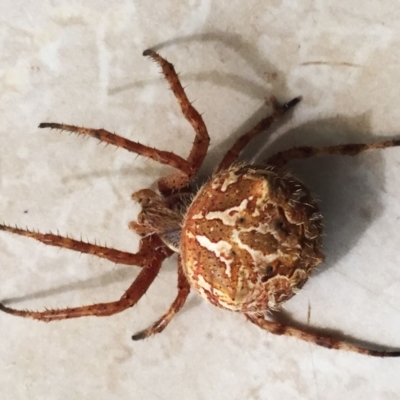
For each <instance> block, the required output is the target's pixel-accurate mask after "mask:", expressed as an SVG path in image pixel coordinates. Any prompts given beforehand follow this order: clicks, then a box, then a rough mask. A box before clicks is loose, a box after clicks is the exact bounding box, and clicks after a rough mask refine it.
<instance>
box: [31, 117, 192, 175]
mask: <svg viewBox="0 0 400 400" xmlns="http://www.w3.org/2000/svg"><path fill="white" fill-rule="evenodd" d="M39 128H50V129H60V130H62V131H67V132H73V133H76V134H77V135H88V136H92V137H94V138H96V139H98V140H100V141H101V142H105V143H108V144H112V145H113V146H116V147H122V148H124V149H126V150H128V151H130V152H132V153H136V154H139V155H141V156H144V157H148V158H151V159H152V160H154V161H158V162H159V163H161V164H166V165H170V166H171V167H174V168H176V169H179V170H180V171H182V172H183V173H184V174H186V175H191V174H192V170H193V168H192V165H191V164H190V162H188V161H186V160H184V159H183V158H182V157H180V156H178V155H176V154H174V153H172V152H170V151H163V150H157V149H154V148H153V147H149V146H144V145H143V144H140V143H138V142H133V141H132V140H129V139H126V138H124V137H122V136H119V135H116V134H115V133H111V132H108V131H106V130H105V129H92V128H83V127H79V126H74V125H66V124H58V123H54V122H42V123H41V124H39Z"/></svg>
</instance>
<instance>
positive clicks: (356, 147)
mask: <svg viewBox="0 0 400 400" xmlns="http://www.w3.org/2000/svg"><path fill="white" fill-rule="evenodd" d="M396 146H400V139H392V140H386V141H383V142H375V143H370V144H363V143H350V144H339V145H334V146H324V147H310V146H302V147H295V148H293V149H288V150H283V151H280V152H279V153H276V154H274V155H273V156H272V157H270V158H268V159H267V160H266V161H265V162H264V164H267V165H272V166H275V167H278V168H281V167H284V166H285V165H286V164H287V163H288V162H289V161H291V160H295V159H304V158H310V157H314V156H328V155H343V156H355V155H357V154H359V153H361V152H363V151H366V150H375V149H387V148H389V147H396Z"/></svg>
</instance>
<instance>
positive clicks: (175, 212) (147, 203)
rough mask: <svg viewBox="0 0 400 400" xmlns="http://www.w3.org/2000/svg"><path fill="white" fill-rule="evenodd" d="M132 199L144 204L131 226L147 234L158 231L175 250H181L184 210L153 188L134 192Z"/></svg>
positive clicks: (136, 230) (163, 239)
mask: <svg viewBox="0 0 400 400" xmlns="http://www.w3.org/2000/svg"><path fill="white" fill-rule="evenodd" d="M132 200H134V201H136V202H137V203H139V204H140V205H141V206H142V210H141V211H140V213H139V215H138V218H137V221H132V222H131V223H130V224H129V226H130V228H131V229H133V230H134V231H135V232H136V233H138V234H139V235H142V236H147V235H150V234H152V233H156V234H158V235H159V236H160V238H161V239H162V241H163V242H164V243H165V244H166V245H167V246H168V247H169V248H170V249H171V250H173V251H175V252H179V242H180V232H181V223H182V219H183V216H182V211H181V210H180V209H174V208H172V207H171V206H170V205H169V204H168V203H167V202H166V200H165V199H164V198H163V197H162V196H161V195H159V194H158V193H156V192H154V191H153V190H151V189H142V190H139V191H137V192H135V193H133V194H132Z"/></svg>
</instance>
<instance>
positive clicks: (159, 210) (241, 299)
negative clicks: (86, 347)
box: [0, 50, 400, 357]
mask: <svg viewBox="0 0 400 400" xmlns="http://www.w3.org/2000/svg"><path fill="white" fill-rule="evenodd" d="M143 55H144V56H148V57H150V58H151V59H152V60H153V61H155V62H156V63H157V64H158V65H159V66H160V67H161V69H162V72H163V74H164V76H165V78H166V80H167V82H168V83H169V86H170V88H171V89H172V92H173V94H174V95H175V97H176V99H177V101H178V103H179V105H180V108H181V110H182V113H183V115H184V117H185V118H186V119H187V120H188V121H189V123H190V124H191V125H192V127H193V129H194V131H195V140H194V142H193V146H192V149H191V151H190V153H189V155H188V157H187V158H186V159H185V158H182V157H180V156H179V155H176V154H174V153H173V152H169V151H162V150H157V149H154V148H151V147H148V146H144V145H142V144H140V143H137V142H134V141H131V140H129V139H126V138H123V137H121V136H119V135H116V134H113V133H110V132H108V131H106V130H104V129H89V128H82V127H76V126H72V125H65V124H58V123H41V124H40V125H39V128H52V129H60V130H62V131H68V132H74V133H76V134H78V135H88V136H92V137H94V138H96V139H98V140H99V141H101V142H105V143H108V144H112V145H114V146H117V147H122V148H124V149H126V150H128V151H130V152H133V153H136V154H139V155H142V156H145V157H148V158H151V159H153V160H155V161H157V162H159V163H161V164H165V165H169V166H171V167H173V168H175V169H176V170H177V171H176V172H174V173H172V174H170V175H166V176H164V177H162V178H160V179H159V180H158V190H159V192H158V193H157V192H155V191H153V190H150V189H143V190H139V191H138V192H135V193H133V195H132V199H133V200H135V201H137V202H138V203H139V204H140V205H141V207H142V210H141V212H140V213H139V215H138V219H137V221H133V222H131V223H130V224H129V226H130V228H131V229H132V230H133V231H135V232H136V233H137V234H139V235H141V236H142V239H141V242H140V247H139V251H138V252H137V253H128V252H124V251H120V250H116V249H113V248H109V247H102V246H99V245H96V244H91V243H87V242H83V241H80V240H74V239H70V238H66V237H62V236H59V235H54V234H52V233H47V234H43V233H40V232H36V231H30V230H26V229H20V228H18V227H12V226H9V225H5V224H2V225H0V230H2V231H6V232H10V233H14V234H17V235H21V236H26V237H30V238H33V239H36V240H37V241H40V242H42V243H44V244H47V245H51V246H57V247H62V248H66V249H70V250H74V251H78V252H81V253H86V254H92V255H95V256H97V257H100V258H105V259H107V260H109V261H112V262H115V263H120V264H126V265H136V266H139V267H142V270H141V271H140V273H139V274H138V276H137V278H136V279H135V281H134V282H133V283H132V285H131V286H130V287H129V288H128V289H127V290H126V291H125V293H124V294H123V295H122V297H121V298H120V299H119V300H117V301H113V302H109V303H99V304H93V305H89V306H81V307H74V308H65V309H59V310H46V311H39V312H36V311H27V310H16V309H13V308H10V307H8V306H6V305H4V304H0V310H1V311H4V312H6V313H8V314H12V315H17V316H21V317H29V318H33V319H37V320H40V321H47V322H49V321H55V320H61V319H67V318H78V317H83V316H91V315H93V316H109V315H113V314H116V313H119V312H121V311H124V310H126V309H127V308H130V307H132V306H134V305H135V304H136V303H137V302H138V301H139V299H140V298H141V297H142V296H143V295H144V294H145V293H146V291H147V289H148V288H149V287H150V285H151V284H152V282H153V281H154V279H155V278H156V276H157V274H158V273H159V271H160V268H161V265H162V263H163V261H164V260H165V259H166V258H167V257H170V256H171V255H172V254H174V253H178V294H177V296H176V298H175V300H174V301H173V303H172V305H171V306H170V308H169V309H168V310H167V312H166V313H165V314H164V315H162V316H161V318H160V319H159V320H157V321H156V322H155V323H154V324H153V325H152V326H150V327H149V328H147V329H145V330H143V331H141V332H139V333H137V334H136V335H134V336H133V337H132V338H133V339H134V340H138V339H143V338H146V337H148V336H150V335H153V334H155V333H159V332H161V331H162V330H164V328H165V327H166V326H167V325H168V324H169V322H170V321H171V319H172V318H173V317H174V315H175V314H176V313H177V312H178V311H179V310H180V309H181V308H182V307H183V305H184V303H185V301H186V299H187V297H188V295H189V292H190V288H194V289H195V290H196V291H197V292H198V293H199V294H200V295H201V296H202V297H204V298H205V299H207V300H208V301H210V302H211V303H212V304H214V305H216V306H218V307H221V308H224V309H227V310H232V311H237V312H241V313H243V314H244V315H245V316H246V318H247V319H248V320H249V321H251V322H252V323H254V324H256V325H257V326H259V327H260V328H262V329H264V330H266V331H269V332H271V333H274V334H278V335H289V336H293V337H297V338H300V339H303V340H305V341H308V342H311V343H315V344H317V345H320V346H324V347H327V348H333V349H341V350H348V351H353V352H357V353H361V354H366V355H371V356H380V357H397V356H400V351H378V350H372V349H367V348H363V347H360V346H356V345H354V344H350V343H346V342H345V341H341V340H336V339H334V338H332V337H329V336H324V335H319V334H315V333H308V332H306V331H304V330H301V329H297V328H294V327H290V326H287V325H284V324H281V323H278V322H276V321H271V320H268V319H266V318H265V314H266V312H268V311H271V310H278V309H279V306H280V305H281V304H282V303H284V302H285V301H287V300H288V299H290V298H291V297H292V296H293V295H294V294H295V293H296V292H297V291H298V290H300V289H301V288H302V286H303V285H304V284H305V282H306V281H307V280H308V278H309V276H310V274H311V272H312V271H313V270H314V268H315V266H316V265H318V264H319V263H321V262H322V261H323V259H324V256H323V253H322V216H321V214H320V212H319V209H318V205H317V203H316V201H315V200H314V198H313V197H312V195H311V193H310V192H309V190H308V189H307V187H305V185H304V184H303V183H301V182H300V181H299V180H298V179H297V178H295V177H294V176H293V175H291V174H290V173H288V172H287V171H286V170H285V169H284V167H285V166H286V164H287V163H288V162H289V161H291V160H293V159H306V158H310V157H314V156H323V155H332V154H337V155H348V156H355V155H357V154H359V153H361V152H363V151H365V150H371V149H384V148H388V147H394V146H400V140H398V139H396V140H389V141H385V142H377V143H372V144H343V145H337V146H326V147H309V146H303V147H297V148H292V149H289V150H284V151H280V152H278V153H277V154H275V155H273V156H272V157H270V158H269V159H267V160H266V161H265V162H262V163H260V164H259V165H251V164H243V163H238V162H237V159H238V157H239V154H240V153H241V151H242V150H243V149H244V147H245V146H246V145H247V144H248V143H249V142H250V141H251V140H252V139H253V138H254V137H256V136H257V135H259V134H261V133H262V132H264V131H265V130H266V129H267V128H269V127H270V125H271V124H272V123H273V122H274V121H276V120H277V119H278V118H280V117H281V116H282V115H284V114H285V113H286V112H287V111H288V110H290V109H292V108H293V107H294V106H295V105H296V104H297V103H298V102H299V101H300V98H298V97H297V98H294V99H293V100H291V101H289V102H288V103H285V104H283V105H279V104H278V103H277V102H275V101H274V102H273V105H274V110H273V112H272V114H271V115H270V116H268V117H265V118H263V119H262V120H261V121H260V122H259V123H258V124H257V125H256V126H254V127H253V129H251V130H250V131H248V132H247V133H246V134H244V135H243V136H241V137H240V138H239V139H238V140H237V141H236V142H235V143H234V144H233V146H232V147H231V148H230V149H229V150H228V151H227V153H226V154H225V156H224V157H223V159H222V161H221V162H220V163H219V165H218V166H217V168H216V170H215V171H214V173H213V175H212V177H211V178H210V179H209V181H208V182H207V183H205V184H204V185H203V186H202V187H201V188H200V189H199V190H198V191H197V193H191V191H190V189H189V188H190V186H189V184H190V183H191V182H192V180H193V179H194V177H195V176H196V174H197V173H198V171H199V169H200V167H201V165H202V163H203V160H204V158H205V156H206V153H207V150H208V146H209V141H210V138H209V135H208V132H207V128H206V126H205V124H204V121H203V119H202V117H201V115H200V114H199V113H198V112H197V110H196V109H195V108H194V107H193V106H192V105H191V103H190V102H189V100H188V98H187V97H186V94H185V92H184V89H183V87H182V85H181V83H180V81H179V78H178V76H177V74H176V72H175V70H174V67H173V65H172V64H170V63H169V62H167V61H166V60H165V59H164V58H162V57H161V56H160V55H159V54H157V53H156V52H155V51H153V50H146V51H145V52H144V53H143Z"/></svg>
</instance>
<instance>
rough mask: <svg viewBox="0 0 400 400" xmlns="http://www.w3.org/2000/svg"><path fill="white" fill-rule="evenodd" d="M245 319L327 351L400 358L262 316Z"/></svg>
mask: <svg viewBox="0 0 400 400" xmlns="http://www.w3.org/2000/svg"><path fill="white" fill-rule="evenodd" d="M246 317H247V319H248V320H249V321H251V322H253V324H256V325H257V326H259V327H260V328H262V329H264V330H266V331H268V332H270V333H273V334H274V335H287V336H292V337H295V338H297V339H301V340H305V341H306V342H309V343H313V344H316V345H318V346H322V347H326V348H328V349H336V350H346V351H352V352H355V353H359V354H365V355H368V356H375V357H400V351H378V350H370V349H365V348H363V347H359V346H355V345H353V344H349V343H346V342H343V341H341V340H336V339H333V338H332V337H329V336H322V335H318V334H316V333H309V332H305V331H302V330H300V329H296V328H292V327H290V326H287V325H284V324H280V323H278V322H275V321H268V320H266V319H265V318H264V317H262V316H257V315H252V314H246Z"/></svg>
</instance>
